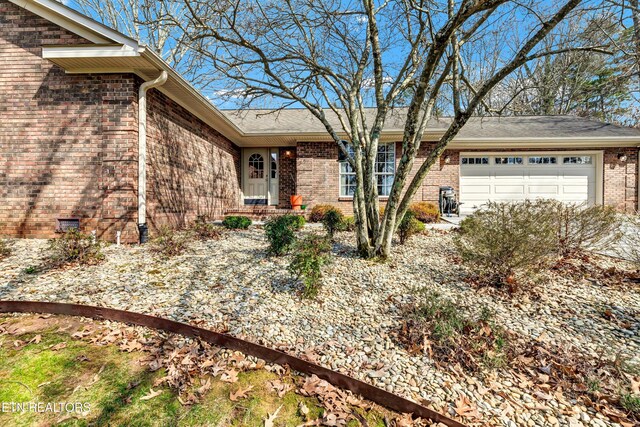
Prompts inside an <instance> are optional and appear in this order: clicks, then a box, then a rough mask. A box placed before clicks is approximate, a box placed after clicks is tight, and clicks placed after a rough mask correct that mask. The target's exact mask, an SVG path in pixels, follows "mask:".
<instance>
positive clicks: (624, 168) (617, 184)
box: [297, 142, 638, 214]
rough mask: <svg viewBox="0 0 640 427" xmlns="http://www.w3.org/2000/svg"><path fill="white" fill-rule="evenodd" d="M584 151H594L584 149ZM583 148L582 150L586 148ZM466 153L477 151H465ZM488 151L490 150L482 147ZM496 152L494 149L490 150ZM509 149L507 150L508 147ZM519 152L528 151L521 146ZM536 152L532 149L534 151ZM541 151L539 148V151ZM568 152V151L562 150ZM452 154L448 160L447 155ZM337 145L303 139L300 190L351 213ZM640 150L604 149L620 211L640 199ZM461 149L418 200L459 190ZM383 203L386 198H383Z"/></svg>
mask: <svg viewBox="0 0 640 427" xmlns="http://www.w3.org/2000/svg"><path fill="white" fill-rule="evenodd" d="M431 147H432V144H423V146H422V147H421V148H420V151H419V153H418V157H417V159H416V162H415V163H414V167H413V169H412V172H411V173H410V176H409V180H410V179H412V178H413V176H414V175H415V173H416V172H417V169H418V167H419V166H420V164H421V163H422V161H423V160H424V159H425V158H426V156H427V154H428V152H429V150H431ZM401 148H402V147H401V144H400V143H397V144H396V163H397V162H398V161H399V159H400V156H401ZM584 150H593V149H592V148H591V149H584ZM584 150H583V151H584ZM464 151H465V152H468V151H474V150H464ZM479 151H487V150H479ZM491 151H494V150H491ZM505 151H508V150H505ZM517 151H527V150H522V149H519V150H517ZM532 151H533V150H532ZM537 151H539V150H537ZM545 151H549V150H545ZM562 151H567V150H562ZM620 153H624V154H626V155H627V161H626V162H624V163H623V162H620V161H619V160H618V154H620ZM447 156H448V157H449V163H446V162H445V158H446V157H447ZM337 159H338V148H337V146H336V145H335V144H334V143H332V142H300V143H298V147H297V166H298V175H297V183H298V192H299V193H300V194H301V195H302V197H303V201H304V203H306V204H307V205H309V206H310V207H313V205H315V204H319V203H327V204H332V205H335V206H339V207H340V208H341V209H342V210H343V211H344V212H345V213H347V214H351V213H352V212H353V206H352V201H351V199H348V198H340V197H339V194H340V193H339V164H338V162H337ZM637 159H638V149H637V148H628V149H617V148H607V149H604V202H605V204H607V205H612V206H615V207H616V208H617V209H619V210H621V211H625V210H626V211H632V210H634V209H635V208H636V207H637V201H638V177H637V171H638V164H637ZM459 164H460V150H447V151H445V153H444V154H443V155H442V156H441V158H440V159H439V161H437V162H436V163H435V165H434V166H433V167H432V168H431V170H430V171H429V173H428V174H427V177H426V178H425V180H424V182H423V183H422V187H421V188H420V189H419V190H418V191H417V192H416V194H415V196H414V200H415V201H423V200H425V201H432V202H436V201H437V200H438V191H439V187H440V186H441V185H450V186H452V187H454V188H455V189H456V190H458V189H459V186H460V184H459V182H460V176H459V171H460V168H459ZM381 204H384V198H382V199H381Z"/></svg>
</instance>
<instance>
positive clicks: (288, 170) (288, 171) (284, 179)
mask: <svg viewBox="0 0 640 427" xmlns="http://www.w3.org/2000/svg"><path fill="white" fill-rule="evenodd" d="M287 153H288V154H287ZM279 154H280V181H279V187H278V208H280V209H291V196H292V195H293V194H295V192H296V164H297V160H296V149H295V147H282V148H280V150H279ZM303 203H306V202H305V201H304V200H303Z"/></svg>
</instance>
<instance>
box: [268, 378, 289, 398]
mask: <svg viewBox="0 0 640 427" xmlns="http://www.w3.org/2000/svg"><path fill="white" fill-rule="evenodd" d="M267 385H268V386H269V387H271V390H273V391H275V392H276V393H277V394H278V397H284V395H285V394H287V392H288V391H289V390H291V389H292V388H293V386H292V385H291V384H287V383H285V382H282V381H280V380H273V381H269V382H268V383H267Z"/></svg>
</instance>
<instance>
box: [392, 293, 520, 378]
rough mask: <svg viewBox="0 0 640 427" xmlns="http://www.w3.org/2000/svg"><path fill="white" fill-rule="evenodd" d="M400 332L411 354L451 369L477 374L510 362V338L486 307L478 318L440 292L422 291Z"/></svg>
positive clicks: (399, 334) (401, 339)
mask: <svg viewBox="0 0 640 427" xmlns="http://www.w3.org/2000/svg"><path fill="white" fill-rule="evenodd" d="M416 298H417V301H416V303H415V304H413V305H412V306H410V308H409V309H408V310H407V312H406V313H405V314H406V316H407V319H406V320H405V321H404V322H403V325H402V327H401V328H400V330H399V331H398V332H397V337H398V339H399V341H400V342H401V343H402V344H403V345H405V347H407V349H408V350H409V352H411V353H414V354H415V353H426V354H429V355H430V356H433V357H435V359H436V360H437V361H439V362H443V363H446V364H448V365H451V366H453V365H455V364H457V363H459V364H460V365H461V366H462V367H463V368H465V369H467V370H470V371H475V370H478V369H480V368H482V367H489V368H497V367H500V366H503V365H504V364H505V363H506V361H507V360H508V358H509V353H508V334H507V332H506V331H505V330H504V329H503V328H502V327H500V326H497V325H496V324H495V323H494V322H493V320H492V319H493V313H492V312H491V311H490V310H489V309H488V308H486V307H483V308H482V309H481V311H480V313H479V314H478V315H477V316H475V317H472V316H467V315H465V314H464V309H463V308H462V307H460V306H458V305H457V304H455V303H454V302H453V301H451V300H449V299H447V298H444V297H442V296H441V295H440V294H438V293H436V292H429V291H419V292H417V294H416Z"/></svg>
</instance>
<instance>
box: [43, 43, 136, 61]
mask: <svg viewBox="0 0 640 427" xmlns="http://www.w3.org/2000/svg"><path fill="white" fill-rule="evenodd" d="M140 50H141V49H132V48H131V47H129V46H125V45H109V46H105V45H91V46H43V47H42V57H43V58H44V59H65V58H122V57H139V56H140V53H139V52H140Z"/></svg>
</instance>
